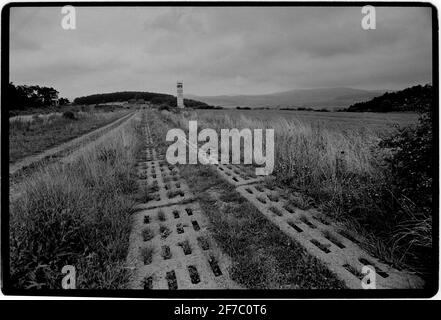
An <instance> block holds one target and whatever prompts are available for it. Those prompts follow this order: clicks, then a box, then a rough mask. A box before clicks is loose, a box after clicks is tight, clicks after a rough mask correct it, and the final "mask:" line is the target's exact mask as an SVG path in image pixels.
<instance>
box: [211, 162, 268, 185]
mask: <svg viewBox="0 0 441 320" xmlns="http://www.w3.org/2000/svg"><path fill="white" fill-rule="evenodd" d="M215 167H216V170H217V172H218V173H219V175H220V176H221V177H222V178H224V179H225V180H227V181H228V182H229V183H231V184H232V185H234V186H240V185H245V184H251V183H256V182H259V181H263V180H264V177H258V176H256V175H254V174H252V173H250V172H249V170H244V168H243V167H240V166H238V165H233V164H218V165H215Z"/></svg>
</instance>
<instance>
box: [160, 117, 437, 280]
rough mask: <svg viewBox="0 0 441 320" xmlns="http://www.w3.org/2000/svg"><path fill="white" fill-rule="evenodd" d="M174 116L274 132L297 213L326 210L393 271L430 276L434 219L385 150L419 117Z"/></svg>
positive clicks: (283, 179) (277, 173) (280, 180)
mask: <svg viewBox="0 0 441 320" xmlns="http://www.w3.org/2000/svg"><path fill="white" fill-rule="evenodd" d="M167 117H169V118H170V119H171V121H172V122H173V123H175V124H177V126H180V127H182V128H184V129H185V128H186V126H187V123H188V122H187V121H188V120H198V126H199V128H200V129H202V128H213V129H215V130H216V131H218V132H219V131H220V129H222V128H238V129H239V130H240V129H242V128H251V129H253V128H272V129H274V130H275V170H274V172H273V177H274V178H275V181H276V182H277V185H278V186H280V187H282V188H287V189H288V190H291V191H290V192H291V193H299V194H300V196H297V197H296V198H297V199H293V203H294V204H295V205H296V207H300V208H302V207H305V208H309V207H311V206H313V207H316V208H318V209H319V210H320V211H322V212H324V213H325V214H326V215H327V217H329V218H331V219H332V220H334V221H335V222H334V223H337V224H342V225H345V226H346V228H347V229H349V230H353V231H355V232H356V233H357V234H358V235H361V236H362V237H363V241H361V243H363V247H364V248H365V249H366V250H368V251H369V252H371V253H372V254H373V255H375V256H377V257H379V258H380V259H382V260H383V261H386V262H387V263H389V264H391V265H393V266H396V267H398V268H409V269H412V270H419V271H420V272H423V273H424V272H425V271H426V268H427V267H428V264H427V261H426V260H425V259H429V256H428V250H429V249H430V248H431V237H430V234H431V214H430V213H424V214H420V213H419V212H421V211H424V209H423V208H418V207H417V206H415V205H414V204H413V203H412V201H411V200H409V199H408V198H406V197H404V196H403V195H401V193H400V192H401V191H400V190H401V189H402V187H401V186H400V185H397V186H396V185H395V182H393V181H394V179H395V177H393V176H392V173H391V171H390V167H389V166H388V165H387V162H386V161H387V159H389V158H390V156H391V150H390V149H388V148H384V147H382V146H381V142H382V140H383V138H386V137H388V136H390V135H392V134H395V133H397V130H398V127H407V126H413V125H416V124H417V122H418V121H417V120H418V115H416V114H390V113H387V114H373V113H340V112H339V113H331V112H327V113H325V112H323V113H322V112H303V111H300V112H298V111H268V110H259V111H252V110H210V111H208V110H197V111H193V112H184V113H182V114H180V115H174V114H168V115H167ZM417 200H418V199H417ZM417 212H418V213H417ZM415 217H417V218H415ZM409 241H410V242H409ZM416 244H417V245H416ZM422 252H424V254H421V253H422Z"/></svg>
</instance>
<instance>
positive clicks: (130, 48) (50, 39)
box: [10, 7, 432, 98]
mask: <svg viewBox="0 0 441 320" xmlns="http://www.w3.org/2000/svg"><path fill="white" fill-rule="evenodd" d="M61 18H62V14H61V8H55V7H54V8H12V9H11V36H10V41H11V42H10V80H11V81H13V82H14V83H16V84H39V85H47V86H53V87H55V88H56V89H58V90H59V91H60V94H61V96H66V97H68V98H74V97H78V96H82V95H87V94H93V93H104V92H113V91H124V90H140V91H153V92H164V93H173V94H174V92H175V86H176V80H183V81H184V91H185V92H187V93H193V94H197V95H219V94H260V93H262V94H263V93H271V92H276V91H283V90H290V89H297V88H318V87H338V86H345V87H353V88H360V89H389V90H391V89H400V88H404V87H407V86H409V85H413V84H419V83H421V84H424V83H428V82H431V78H432V43H431V41H432V40H431V38H432V31H431V11H430V9H429V8H377V29H376V30H370V31H365V30H363V29H362V28H361V25H360V21H361V18H362V15H361V7H358V8H357V7H353V8H331V7H330V8H319V7H311V8H300V7H291V8H275V7H274V8H269V7H267V8H213V7H211V8H166V7H164V8H151V7H150V8H149V7H138V8H135V7H132V8H130V7H125V8H124V7H114V8H86V7H79V8H77V21H76V22H77V29H76V30H68V31H66V30H63V29H62V28H61Z"/></svg>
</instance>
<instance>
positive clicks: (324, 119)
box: [197, 109, 418, 131]
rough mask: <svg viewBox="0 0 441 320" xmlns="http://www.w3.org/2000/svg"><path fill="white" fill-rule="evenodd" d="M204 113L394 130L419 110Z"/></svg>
mask: <svg viewBox="0 0 441 320" xmlns="http://www.w3.org/2000/svg"><path fill="white" fill-rule="evenodd" d="M197 113H198V114H200V115H201V116H203V117H204V116H213V117H222V116H224V115H226V116H229V117H238V116H244V117H247V118H252V119H258V120H276V119H285V120H288V121H289V120H294V119H296V120H300V121H302V122H305V123H309V124H311V125H316V126H322V127H324V128H330V129H343V130H344V129H356V130H363V129H365V130H375V131H392V130H394V125H399V126H407V125H412V124H415V123H416V121H417V119H418V115H417V114H416V113H373V112H311V111H288V110H236V109H223V110H203V109H202V110H197Z"/></svg>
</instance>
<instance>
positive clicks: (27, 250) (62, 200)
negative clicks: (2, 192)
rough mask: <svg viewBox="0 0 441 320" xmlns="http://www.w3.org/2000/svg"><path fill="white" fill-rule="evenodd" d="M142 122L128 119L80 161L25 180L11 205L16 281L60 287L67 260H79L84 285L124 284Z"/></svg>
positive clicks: (53, 166)
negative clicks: (62, 271) (140, 124)
mask: <svg viewBox="0 0 441 320" xmlns="http://www.w3.org/2000/svg"><path fill="white" fill-rule="evenodd" d="M109 116H110V115H108V116H107V117H105V118H104V119H107V120H109V119H110V118H109ZM139 123H140V118H139V117H138V118H134V119H131V120H130V121H128V122H125V123H124V124H123V125H121V127H120V128H119V129H118V130H115V131H112V132H111V133H109V134H108V135H107V136H105V137H104V138H105V139H104V140H103V141H102V142H101V143H99V144H96V145H93V146H91V147H89V148H83V149H81V151H78V152H79V154H78V157H77V158H76V159H75V160H73V162H71V163H67V164H61V163H55V164H51V165H49V166H46V167H41V168H38V170H37V171H36V172H34V173H33V174H32V176H31V177H28V178H27V179H26V180H25V181H24V182H23V184H22V185H23V186H22V190H21V191H22V192H21V193H20V196H19V197H18V198H17V199H15V200H13V201H12V202H11V203H10V210H9V212H10V231H9V232H10V270H11V271H10V276H11V284H12V286H13V287H14V288H21V289H41V288H45V289H60V288H61V279H62V277H63V274H62V273H61V272H60V270H61V268H62V267H63V266H64V265H74V266H75V268H76V273H77V279H76V285H77V288H82V289H122V288H124V286H125V284H126V283H127V282H128V279H129V273H128V270H127V269H126V268H125V259H126V255H127V248H128V242H129V233H130V228H131V219H130V213H131V210H132V206H133V203H134V200H133V194H135V191H136V189H137V183H136V168H135V165H136V157H137V154H138V151H139V146H140V144H141V143H142V138H141V133H140V130H139Z"/></svg>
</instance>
